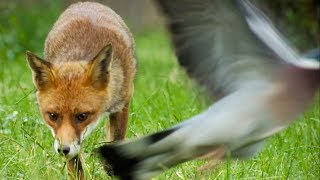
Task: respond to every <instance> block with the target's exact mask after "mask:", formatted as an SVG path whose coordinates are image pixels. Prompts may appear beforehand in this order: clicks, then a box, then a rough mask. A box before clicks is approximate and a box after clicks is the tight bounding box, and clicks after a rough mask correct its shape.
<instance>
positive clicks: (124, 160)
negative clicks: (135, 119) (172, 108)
mask: <svg viewBox="0 0 320 180" xmlns="http://www.w3.org/2000/svg"><path fill="white" fill-rule="evenodd" d="M157 2H158V4H159V6H160V8H161V10H162V11H163V12H164V14H165V15H166V17H167V20H168V28H169V30H170V32H171V37H172V41H173V44H174V47H175V50H176V55H177V58H178V61H179V62H180V64H181V65H182V66H183V67H185V69H186V71H187V72H188V74H189V75H190V76H191V77H193V78H195V79H196V80H197V81H198V82H199V83H200V84H201V85H203V86H204V87H206V89H207V90H208V92H209V93H210V94H211V95H213V96H215V97H219V99H218V100H219V101H217V102H215V103H214V104H213V105H211V106H210V107H209V108H208V109H207V110H206V111H204V112H202V113H200V114H198V115H196V116H194V117H192V118H190V119H188V120H186V121H183V122H182V123H180V124H178V125H176V126H174V127H172V128H169V129H167V130H163V131H161V132H157V133H154V134H152V135H149V136H145V137H141V138H138V139H136V140H133V141H127V142H117V143H114V144H110V145H104V146H102V147H100V148H99V153H100V154H101V156H102V158H103V159H104V161H105V164H106V168H108V169H109V170H111V171H112V173H113V174H114V175H115V176H118V177H119V178H120V179H149V178H151V177H154V176H156V175H157V174H159V173H161V172H162V171H165V170H166V169H168V168H170V167H172V166H175V165H177V164H178V163H181V162H185V161H188V160H192V159H194V158H198V157H204V156H205V157H211V158H223V157H224V156H223V155H222V156H221V153H220V155H219V156H217V153H214V152H216V151H220V152H222V153H225V152H230V153H231V156H232V157H234V158H240V157H247V156H251V155H253V154H255V153H256V152H257V151H258V150H259V149H260V147H261V145H262V144H263V141H264V139H266V138H267V137H269V136H271V135H273V134H274V133H276V132H279V131H280V130H282V129H283V128H285V127H287V126H288V125H289V124H290V123H291V122H292V121H294V120H295V119H296V117H297V116H299V115H300V114H301V113H303V112H304V110H305V109H306V108H307V107H308V105H309V104H310V103H311V102H312V101H313V99H314V95H315V93H316V91H317V90H318V89H319V85H320V76H319V74H320V61H319V55H320V52H319V49H317V50H314V51H313V52H310V53H308V55H307V56H299V55H298V53H297V52H296V51H295V50H294V49H292V48H291V47H290V46H289V45H288V44H287V43H286V41H285V39H284V38H282V37H281V35H280V34H279V32H277V30H276V29H275V28H274V27H273V26H272V24H271V22H270V21H269V20H268V19H267V17H266V16H265V15H263V13H262V12H261V11H260V10H259V9H257V8H256V7H255V6H254V5H252V4H251V3H250V2H248V1H246V0H223V1H221V0H199V1H194V0H179V1H173V0H158V1H157ZM314 59H316V60H318V61H316V60H314Z"/></svg>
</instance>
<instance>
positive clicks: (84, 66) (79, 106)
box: [26, 2, 137, 179]
mask: <svg viewBox="0 0 320 180" xmlns="http://www.w3.org/2000/svg"><path fill="white" fill-rule="evenodd" d="M26 59H27V62H28V64H29V66H30V69H31V71H32V78H33V83H34V86H35V88H36V98H37V103H38V107H39V111H40V114H41V116H42V118H43V119H44V122H45V124H46V125H47V126H48V127H49V128H50V129H51V132H52V135H53V137H54V149H55V151H56V152H58V153H60V154H62V155H64V156H65V157H67V159H68V170H69V172H74V171H77V173H78V176H79V177H80V179H84V175H83V169H82V165H81V161H83V160H82V158H79V157H81V156H80V155H81V153H80V147H81V146H80V145H81V142H82V141H83V139H84V138H85V137H87V136H88V135H89V134H90V133H91V132H92V130H94V128H95V127H96V125H97V124H98V123H99V121H100V119H102V118H101V117H102V114H104V113H105V112H107V113H109V122H108V123H107V125H106V131H107V138H106V139H107V141H119V140H123V139H124V138H125V135H126V130H127V127H128V116H129V105H130V99H131V97H132V95H133V91H134V78H135V74H136V69H137V63H136V58H135V42H134V39H133V35H132V33H131V32H130V30H129V28H128V27H127V25H126V24H125V23H124V21H123V20H122V18H121V17H120V16H119V15H118V14H117V13H116V12H114V11H113V10H112V9H111V8H109V7H107V6H105V5H103V4H100V3H96V2H78V3H75V4H72V5H70V6H69V7H68V8H67V9H66V10H65V11H64V12H63V13H62V14H61V15H60V16H59V18H58V20H57V21H56V22H55V23H54V25H53V27H52V29H51V30H50V32H49V33H48V35H47V37H46V40H45V43H44V58H40V57H39V56H37V55H35V54H34V53H32V52H30V51H27V52H26ZM76 168H77V169H76Z"/></svg>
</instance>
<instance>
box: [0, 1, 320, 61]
mask: <svg viewBox="0 0 320 180" xmlns="http://www.w3.org/2000/svg"><path fill="white" fill-rule="evenodd" d="M74 2H76V1H73V0H56V1H51V0H1V1H0V60H1V61H2V60H8V59H9V60H14V59H15V58H16V56H18V55H21V54H22V55H23V54H24V53H23V52H24V51H25V49H29V50H32V51H40V50H41V49H42V43H43V40H44V38H45V36H46V34H47V33H48V31H49V30H50V28H51V27H52V24H53V23H54V21H55V20H56V19H57V17H58V16H59V14H60V13H61V12H62V11H63V10H64V9H65V8H66V7H67V6H68V5H70V4H71V3H74ZM98 2H100V3H103V4H106V5H108V6H110V7H111V8H112V9H114V10H115V11H116V12H117V13H118V14H119V15H120V16H121V17H123V19H124V20H125V21H126V23H127V24H128V26H129V28H130V29H131V30H132V31H133V32H134V34H138V33H143V32H145V31H149V30H151V29H153V30H154V29H156V30H159V29H163V22H164V20H163V18H162V16H161V14H160V13H159V12H158V11H157V8H156V6H155V4H154V3H153V1H151V0H134V1H132V0H104V1H98ZM255 2H256V3H257V4H259V7H260V8H262V9H263V10H264V11H265V12H266V13H267V15H268V16H269V17H271V19H272V20H273V22H274V23H275V24H276V25H277V26H278V28H279V30H280V31H281V32H282V33H284V34H285V35H286V36H287V37H289V41H290V42H291V43H293V44H294V45H295V46H296V47H298V49H299V50H301V51H305V50H308V49H310V48H313V47H315V46H317V45H319V42H320V41H319V40H320V34H319V25H318V22H320V19H319V13H320V11H319V1H317V0H294V1H292V0H280V1H265V0H255ZM39 14H40V16H41V18H39V17H38V16H39ZM1 51H2V52H1Z"/></svg>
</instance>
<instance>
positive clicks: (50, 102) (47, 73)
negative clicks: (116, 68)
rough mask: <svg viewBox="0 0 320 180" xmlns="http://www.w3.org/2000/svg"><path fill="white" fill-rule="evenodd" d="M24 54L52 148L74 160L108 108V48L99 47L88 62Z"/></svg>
mask: <svg viewBox="0 0 320 180" xmlns="http://www.w3.org/2000/svg"><path fill="white" fill-rule="evenodd" d="M26 55H27V61H28V64H29V66H30V68H31V70H32V75H33V82H34V85H35V87H36V89H37V93H36V95H37V101H38V105H39V109H40V113H41V115H42V117H43V119H44V120H45V122H46V124H47V125H48V127H49V128H50V129H51V131H52V134H53V136H54V138H55V142H54V148H55V150H56V151H57V152H58V153H63V154H64V155H66V156H67V157H70V158H71V157H74V156H75V155H76V154H78V152H79V150H80V143H81V141H82V140H83V139H84V137H85V136H87V135H88V134H89V133H90V132H91V131H92V129H94V127H95V125H96V124H97V123H98V119H99V117H100V115H101V114H102V113H103V112H104V111H105V110H106V109H108V104H109V103H108V101H109V98H108V97H109V93H108V88H107V87H108V82H109V76H110V73H109V72H110V67H111V63H112V59H113V57H112V56H113V51H112V46H111V45H110V44H109V45H107V46H105V47H104V48H102V50H101V51H100V52H99V53H98V54H97V55H96V56H95V58H93V59H92V60H90V61H65V62H58V63H51V62H48V61H45V60H43V59H41V58H39V57H37V56H36V55H34V54H32V53H31V52H27V53H26Z"/></svg>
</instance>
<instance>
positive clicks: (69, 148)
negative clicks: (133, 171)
mask: <svg viewBox="0 0 320 180" xmlns="http://www.w3.org/2000/svg"><path fill="white" fill-rule="evenodd" d="M54 149H55V151H56V152H57V153H59V154H60V155H63V156H65V157H66V158H68V159H71V158H74V157H75V156H76V155H78V153H79V151H80V141H75V142H72V143H61V142H60V141H59V140H57V139H56V140H55V141H54Z"/></svg>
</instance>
